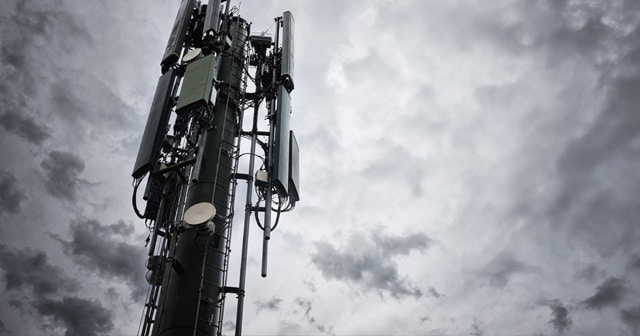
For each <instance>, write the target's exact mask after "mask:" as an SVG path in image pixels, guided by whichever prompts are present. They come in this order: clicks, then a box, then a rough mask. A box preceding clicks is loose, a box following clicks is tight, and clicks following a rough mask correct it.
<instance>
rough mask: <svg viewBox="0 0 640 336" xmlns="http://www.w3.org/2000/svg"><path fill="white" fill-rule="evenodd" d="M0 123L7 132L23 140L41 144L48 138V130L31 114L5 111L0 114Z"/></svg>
mask: <svg viewBox="0 0 640 336" xmlns="http://www.w3.org/2000/svg"><path fill="white" fill-rule="evenodd" d="M0 125H2V127H4V128H5V129H6V130H7V131H8V132H12V133H15V134H17V135H18V136H20V137H21V138H23V139H24V140H26V141H28V142H31V143H33V144H36V145H40V144H42V142H44V140H46V139H47V138H49V132H48V131H47V130H46V128H45V127H44V126H42V125H39V124H38V123H37V122H36V121H35V120H34V119H33V118H32V117H31V116H28V115H25V114H21V113H16V112H7V113H4V114H2V115H0Z"/></svg>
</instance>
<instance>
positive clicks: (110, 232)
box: [56, 219, 146, 300]
mask: <svg viewBox="0 0 640 336" xmlns="http://www.w3.org/2000/svg"><path fill="white" fill-rule="evenodd" d="M132 232H133V226H132V225H130V224H126V223H124V222H122V221H121V222H118V223H116V224H111V225H102V224H100V223H99V222H98V221H96V220H91V219H78V220H75V221H73V222H72V223H71V225H70V234H71V240H70V241H66V240H63V239H60V238H57V237H56V239H57V240H58V241H60V243H61V244H62V245H63V247H64V252H65V254H66V255H68V256H70V257H71V258H72V259H73V260H75V261H76V262H77V263H79V264H80V265H82V266H84V267H85V268H87V269H89V270H91V271H94V272H96V273H97V274H100V275H101V276H104V277H108V278H119V279H123V280H125V281H126V282H127V284H128V285H129V287H130V288H131V290H132V296H133V297H134V298H135V299H140V300H141V299H142V298H143V296H144V293H145V290H146V282H145V280H144V271H145V270H144V261H143V259H142V258H143V257H144V255H145V254H144V249H143V248H142V247H141V246H140V247H138V246H134V245H130V244H127V243H125V242H123V241H121V240H119V239H117V236H124V237H126V236H128V235H130V234H132Z"/></svg>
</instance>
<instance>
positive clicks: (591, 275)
mask: <svg viewBox="0 0 640 336" xmlns="http://www.w3.org/2000/svg"><path fill="white" fill-rule="evenodd" d="M605 274H606V273H605V272H604V271H603V270H602V269H600V268H599V267H598V265H595V264H589V265H587V266H586V267H585V268H583V269H581V270H578V271H576V273H575V275H574V277H575V278H576V279H579V280H587V281H596V280H597V279H599V278H602V277H604V276H605Z"/></svg>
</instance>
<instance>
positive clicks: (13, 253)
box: [0, 245, 113, 335]
mask: <svg viewBox="0 0 640 336" xmlns="http://www.w3.org/2000/svg"><path fill="white" fill-rule="evenodd" d="M0 269H2V271H3V273H4V282H5V284H6V290H5V294H6V296H7V298H10V300H9V301H10V302H12V303H11V304H12V305H13V306H15V307H17V308H20V309H22V310H23V311H26V312H28V313H29V314H35V313H37V314H40V317H39V319H40V320H41V323H42V324H41V325H40V326H39V327H40V328H41V329H42V331H43V332H47V333H50V332H51V331H52V330H51V328H52V327H53V328H54V329H59V328H60V329H62V330H65V335H103V334H107V333H109V332H110V331H111V330H112V329H113V314H112V313H111V311H109V310H108V309H106V308H104V307H103V306H102V304H100V303H98V302H97V301H95V300H88V299H84V298H81V297H79V296H77V295H75V294H72V293H75V292H76V291H78V289H80V282H79V281H77V280H75V279H72V278H70V277H69V275H68V272H66V271H64V270H63V269H62V268H60V267H58V266H55V265H53V264H51V262H50V261H49V258H48V256H47V254H46V253H45V252H42V251H37V250H30V249H23V250H15V249H11V248H9V247H7V246H5V245H0ZM60 296H62V297H63V298H62V299H57V298H58V297H60ZM28 307H32V308H33V309H35V310H33V311H32V310H30V309H28ZM43 318H44V321H42V319H43ZM49 318H50V320H51V322H52V324H48V323H46V321H48V319H49ZM23 327H24V326H23ZM30 327H33V326H30ZM0 330H4V331H5V332H6V333H7V334H12V333H14V334H18V335H20V334H23V333H24V332H23V331H16V330H9V329H5V327H4V326H2V328H0ZM24 330H27V329H24Z"/></svg>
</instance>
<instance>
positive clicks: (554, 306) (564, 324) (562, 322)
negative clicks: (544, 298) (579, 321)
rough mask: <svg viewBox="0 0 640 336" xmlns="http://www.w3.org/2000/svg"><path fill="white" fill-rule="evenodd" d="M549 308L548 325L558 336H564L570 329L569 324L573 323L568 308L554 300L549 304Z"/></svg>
mask: <svg viewBox="0 0 640 336" xmlns="http://www.w3.org/2000/svg"><path fill="white" fill-rule="evenodd" d="M549 308H550V309H551V320H549V323H550V324H551V325H552V326H553V328H554V329H555V330H556V331H557V332H558V335H562V334H564V332H565V331H568V330H569V328H571V324H572V323H573V321H572V320H571V316H570V315H571V312H570V311H569V307H567V306H565V305H563V304H562V302H560V300H557V299H556V300H552V301H551V302H550V303H549Z"/></svg>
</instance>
